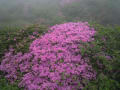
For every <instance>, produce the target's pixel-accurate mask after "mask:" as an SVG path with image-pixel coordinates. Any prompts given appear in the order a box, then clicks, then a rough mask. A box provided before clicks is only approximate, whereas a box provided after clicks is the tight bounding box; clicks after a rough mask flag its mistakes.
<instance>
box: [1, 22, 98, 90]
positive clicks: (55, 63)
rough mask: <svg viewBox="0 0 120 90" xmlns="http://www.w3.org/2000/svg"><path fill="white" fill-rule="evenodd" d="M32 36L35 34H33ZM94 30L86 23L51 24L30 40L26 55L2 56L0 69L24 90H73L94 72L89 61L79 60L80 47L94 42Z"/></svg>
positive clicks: (92, 76) (10, 54)
mask: <svg viewBox="0 0 120 90" xmlns="http://www.w3.org/2000/svg"><path fill="white" fill-rule="evenodd" d="M35 34H36V33H35ZM94 34H95V30H94V28H90V27H89V25H88V23H87V22H84V23H83V22H77V23H73V22H69V23H65V24H60V25H55V26H53V27H51V28H50V30H49V31H48V33H46V34H44V35H43V36H41V37H40V38H38V39H36V40H34V41H33V42H32V43H31V45H30V47H29V52H27V53H24V54H22V53H21V52H19V53H17V54H16V55H14V50H13V49H10V51H9V52H8V53H6V54H5V56H4V59H3V61H2V62H1V65H0V70H1V71H5V72H7V75H6V78H7V79H8V80H10V81H11V82H14V81H17V80H19V81H20V83H19V87H24V88H25V90H77V89H82V88H83V87H84V85H85V84H86V83H85V80H92V79H95V77H96V72H95V71H94V70H93V69H92V66H91V65H89V59H87V58H86V59H85V58H82V56H81V52H80V48H79V46H80V44H81V41H82V42H90V41H92V40H94V39H93V38H92V37H93V36H94Z"/></svg>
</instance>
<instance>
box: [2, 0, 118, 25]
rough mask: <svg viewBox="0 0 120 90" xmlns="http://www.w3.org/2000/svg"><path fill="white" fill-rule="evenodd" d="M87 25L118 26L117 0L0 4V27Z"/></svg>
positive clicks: (6, 1) (34, 0)
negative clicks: (85, 22)
mask: <svg viewBox="0 0 120 90" xmlns="http://www.w3.org/2000/svg"><path fill="white" fill-rule="evenodd" d="M67 21H89V22H91V21H92V22H97V23H100V24H104V25H108V24H111V25H116V24H117V25H119V24H120V0H0V27H1V26H6V25H29V24H47V25H54V24H58V23H63V22H67Z"/></svg>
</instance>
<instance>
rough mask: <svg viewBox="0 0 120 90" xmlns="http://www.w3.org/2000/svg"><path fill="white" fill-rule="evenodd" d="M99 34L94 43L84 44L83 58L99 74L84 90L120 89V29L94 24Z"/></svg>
mask: <svg viewBox="0 0 120 90" xmlns="http://www.w3.org/2000/svg"><path fill="white" fill-rule="evenodd" d="M92 26H93V27H95V29H96V31H97V34H96V36H95V40H94V41H93V42H89V43H87V44H83V46H84V50H81V53H82V55H83V58H85V57H88V58H89V59H90V64H92V66H93V68H94V69H95V70H96V72H97V77H96V80H93V81H91V82H89V83H88V85H87V86H86V87H85V88H84V90H119V89H120V69H119V68H120V27H118V26H116V27H114V28H113V27H103V26H101V25H98V24H92Z"/></svg>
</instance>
